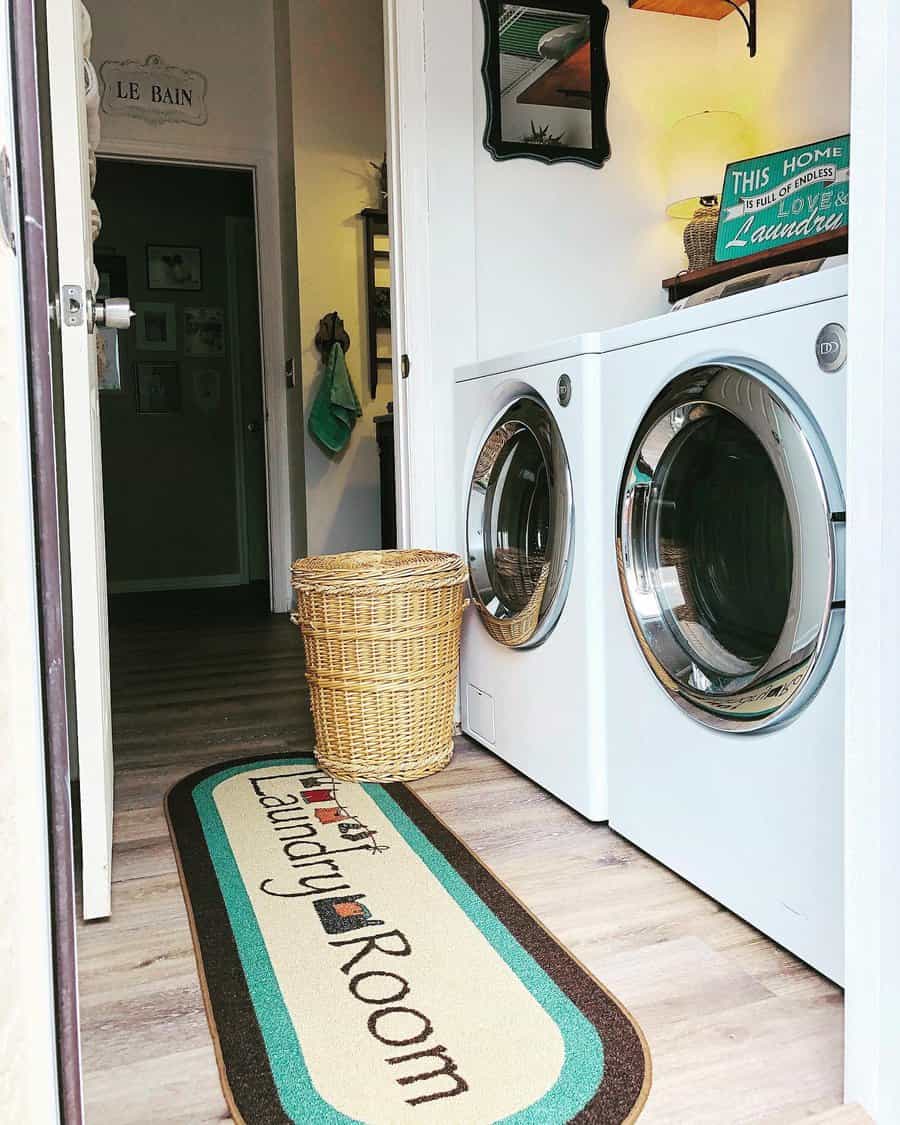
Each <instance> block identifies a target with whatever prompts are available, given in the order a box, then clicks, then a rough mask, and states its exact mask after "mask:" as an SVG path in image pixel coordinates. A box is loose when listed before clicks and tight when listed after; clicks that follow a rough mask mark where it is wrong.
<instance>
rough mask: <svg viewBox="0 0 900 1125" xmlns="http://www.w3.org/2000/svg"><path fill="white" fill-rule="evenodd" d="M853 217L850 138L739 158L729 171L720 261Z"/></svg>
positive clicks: (825, 231)
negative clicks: (851, 212)
mask: <svg viewBox="0 0 900 1125" xmlns="http://www.w3.org/2000/svg"><path fill="white" fill-rule="evenodd" d="M849 213H850V138H849V137H848V136H845V137H835V138H833V139H832V140H830V141H819V142H818V143H817V144H812V145H803V146H801V147H800V148H791V149H787V150H786V151H784V152H773V153H770V154H769V155H768V156H755V157H753V158H752V159H750V160H739V161H737V162H736V163H734V164H729V165H728V167H727V168H726V170H725V185H724V187H723V189H722V207H721V214H720V218H719V233H718V237H717V239H716V261H717V262H728V261H731V260H733V259H734V258H743V257H746V256H747V255H748V254H758V253H759V252H760V251H762V250H772V249H774V248H775V247H776V246H784V245H785V244H786V243H789V242H798V241H799V240H800V239H803V238H812V237H813V235H817V234H829V233H831V232H833V231H837V230H840V228H841V227H845V226H846V225H847V222H848V218H849Z"/></svg>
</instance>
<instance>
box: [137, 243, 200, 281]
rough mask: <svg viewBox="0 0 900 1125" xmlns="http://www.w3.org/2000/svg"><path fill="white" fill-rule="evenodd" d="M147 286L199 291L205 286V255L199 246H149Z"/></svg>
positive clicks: (152, 244)
mask: <svg viewBox="0 0 900 1125" xmlns="http://www.w3.org/2000/svg"><path fill="white" fill-rule="evenodd" d="M147 288H148V289H177V290H181V291H183V292H185V291H186V292H197V291H198V290H200V289H202V288H203V256H202V254H201V252H200V247H199V246H167V245H163V244H160V243H150V244H149V245H148V246H147Z"/></svg>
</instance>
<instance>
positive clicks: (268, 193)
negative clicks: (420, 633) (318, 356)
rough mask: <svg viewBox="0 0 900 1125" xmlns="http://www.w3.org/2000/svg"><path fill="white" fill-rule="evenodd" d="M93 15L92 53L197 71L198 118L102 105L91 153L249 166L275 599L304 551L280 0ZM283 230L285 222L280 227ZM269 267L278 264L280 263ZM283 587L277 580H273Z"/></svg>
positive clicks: (284, 598)
mask: <svg viewBox="0 0 900 1125" xmlns="http://www.w3.org/2000/svg"><path fill="white" fill-rule="evenodd" d="M87 2H88V7H89V8H90V11H91V14H92V17H93V24H94V40H93V51H92V56H93V60H94V62H95V65H96V66H97V68H98V70H99V69H100V67H101V66H102V64H103V62H104V61H105V60H107V59H114V60H123V59H133V60H138V61H144V60H146V58H147V57H148V56H149V55H151V54H153V55H158V56H159V57H160V58H161V59H162V61H163V62H164V63H167V64H169V65H172V66H179V67H184V68H186V69H189V70H197V71H200V73H202V74H203V75H204V76H205V77H206V79H207V95H206V102H207V107H208V120H207V122H206V124H205V125H203V126H193V125H186V124H177V123H172V122H165V123H161V124H154V123H151V122H146V121H141V120H138V119H136V118H132V117H126V116H122V115H117V114H107V113H104V114H103V115H102V122H101V124H102V137H101V146H100V150H101V152H104V151H113V152H118V153H124V154H127V155H130V154H141V155H144V154H146V155H149V156H151V157H160V156H162V157H171V158H177V159H182V160H191V159H196V160H201V161H202V160H207V161H214V162H219V163H234V164H243V165H255V166H256V167H257V175H258V182H257V194H258V199H257V205H258V237H259V240H260V244H261V253H262V255H263V260H262V271H261V276H260V285H261V299H262V302H263V307H262V314H263V337H264V339H263V344H264V348H263V351H264V360H265V364H266V370H267V375H266V379H267V395H268V397H267V410H268V423H269V428H270V434H269V441H270V446H272V442H273V436H272V435H273V434H274V435H275V438H274V440H275V441H279V442H280V441H282V440H283V439H286V447H285V445H282V446H281V447H280V449H279V451H278V453H277V456H274V457H272V458H271V459H270V463H269V466H268V468H269V500H270V505H271V506H273V507H274V508H276V510H278V511H279V512H281V511H287V513H288V517H289V519H288V522H289V524H290V526H289V527H286V528H284V529H279V531H281V530H283V534H282V535H281V537H280V539H279V540H277V541H274V542H273V543H272V555H273V560H275V565H276V566H279V567H281V571H282V573H281V574H279V573H278V572H277V571H276V572H275V574H274V578H275V581H276V589H275V590H274V591H273V598H274V600H275V604H276V606H277V607H278V608H282V609H286V608H287V605H288V599H289V583H288V580H287V571H286V568H287V566H288V563H289V558H288V556H296V555H298V554H302V553H304V552H305V543H306V526H305V497H304V487H303V477H304V457H303V445H304V439H303V403H302V391H301V389H300V388H299V386H298V388H297V389H296V390H287V391H286V392H285V391H284V382H283V378H282V371H283V365H284V359H285V356H287V355H290V354H291V349H292V348H296V346H297V337H298V333H297V329H296V316H294V317H293V319H292V317H291V312H292V311H293V305H294V303H295V301H294V299H293V297H291V309H289V310H288V311H287V315H285V314H284V309H283V302H282V298H283V296H284V295H285V293H289V292H290V290H291V288H293V292H294V293H295V292H296V264H295V263H294V262H292V260H291V259H292V253H293V250H292V247H293V243H294V232H293V214H292V210H293V207H292V201H293V184H292V179H291V160H292V157H291V152H290V147H291V146H290V115H289V111H290V104H289V98H290V94H289V85H290V75H289V66H288V60H287V58H286V31H285V27H284V25H285V22H286V20H285V14H284V3H283V0H278V3H277V4H276V3H275V0H272V2H269V3H263V4H256V5H254V4H245V3H243V2H241V0H192V2H191V3H190V4H188V3H183V2H180V0H153V2H151V0H132V2H130V3H127V4H121V3H117V2H115V0H87ZM285 228H286V229H285ZM279 267H280V268H279ZM282 587H283V588H282Z"/></svg>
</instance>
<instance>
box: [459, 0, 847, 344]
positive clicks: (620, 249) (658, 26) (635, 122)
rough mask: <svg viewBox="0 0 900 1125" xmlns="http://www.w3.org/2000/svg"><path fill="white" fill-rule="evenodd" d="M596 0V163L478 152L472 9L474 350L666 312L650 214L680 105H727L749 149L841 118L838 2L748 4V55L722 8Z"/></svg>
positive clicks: (672, 233) (827, 129) (667, 240)
mask: <svg viewBox="0 0 900 1125" xmlns="http://www.w3.org/2000/svg"><path fill="white" fill-rule="evenodd" d="M608 7H609V10H610V19H609V29H608V33H607V59H608V65H609V72H610V96H609V113H608V123H609V134H610V140H611V145H612V156H611V157H610V160H609V161H608V163H607V165H606V166H605V167H604V168H603V169H602V170H601V171H596V170H593V169H588V168H582V167H580V166H577V165H557V166H554V167H550V168H547V167H545V166H543V165H541V164H537V163H534V162H532V161H527V160H516V161H507V162H503V163H499V162H495V161H493V160H492V159H491V157H490V155H489V154H488V153H487V152H486V151H485V150H484V148H483V147H482V145H481V136H480V123H481V121H482V120H483V113H484V93H483V86H482V82H481V75H480V59H481V51H482V34H483V32H482V28H483V21H482V17H481V13H480V9H479V7H478V5H477V4H473V5H472V9H473V26H474V44H475V48H474V49H475V52H476V59H477V64H476V82H477V87H476V92H475V117H476V128H475V138H474V139H475V143H476V159H475V177H476V178H475V196H476V222H477V229H476V245H477V259H478V275H477V284H478V352H479V357H480V358H484V357H487V356H491V355H496V354H499V353H503V352H506V351H512V350H519V349H521V348H523V347H528V346H530V345H531V344H538V343H541V342H542V341H545V340H547V339H553V338H554V337H558V336H567V335H571V334H573V333H576V332H579V331H584V330H586V329H588V328H604V327H607V326H610V325H616V324H624V323H628V322H629V321H632V320H637V319H641V318H643V317H646V316H652V315H654V314H656V313H659V312H663V311H665V309H666V307H667V306H666V300H665V296H664V294H663V293H662V290H661V289H660V284H659V283H660V281H661V279H662V278H663V277H668V276H670V275H671V274H673V273H675V272H677V270H679V269H682V268H683V267H684V265H685V262H684V259H683V256H682V251H681V246H680V237H681V231H680V228H679V227H678V225H677V224H676V223H673V222H671V221H670V220H667V219H666V217H665V214H664V212H665V206H666V203H667V202H669V201H668V200H667V199H666V195H665V176H664V169H663V164H662V161H661V158H660V154H661V151H662V146H663V141H664V137H665V134H666V131H667V130H668V128H669V127H670V126H671V125H672V124H674V122H675V121H677V120H678V119H679V118H680V117H683V116H685V115H686V114H689V113H695V112H699V111H701V110H703V109H732V110H735V111H737V112H738V113H741V114H743V115H745V116H746V118H747V120H748V122H749V124H750V125H751V127H752V129H753V130H754V132H755V135H756V141H757V145H758V148H759V151H761V152H765V151H771V150H773V149H777V148H782V147H786V146H788V145H792V144H797V143H801V142H804V141H808V140H815V139H819V138H823V137H828V136H832V135H834V134H837V133H841V132H845V131H847V129H848V128H849V115H850V95H849V65H850V0H790V2H788V3H784V2H782V3H779V4H761V5H760V6H759V37H760V45H759V53H758V55H757V57H756V58H755V59H750V58H749V55H748V52H747V49H746V46H745V42H746V34H745V31H744V28H743V25H742V24H741V22H740V20H739V18H738V17H737V16H736V15H735V16H730V17H728V18H727V19H725V20H722V21H721V22H715V21H705V20H697V19H688V18H683V17H675V16H670V15H664V14H657V13H653V12H642V11H630V10H629V9H628V7H627V5H626V4H625V3H617V2H610V3H609V4H608Z"/></svg>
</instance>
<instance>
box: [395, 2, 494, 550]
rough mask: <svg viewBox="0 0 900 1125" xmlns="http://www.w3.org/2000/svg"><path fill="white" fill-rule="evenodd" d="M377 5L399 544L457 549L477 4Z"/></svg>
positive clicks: (472, 308) (473, 301)
mask: <svg viewBox="0 0 900 1125" xmlns="http://www.w3.org/2000/svg"><path fill="white" fill-rule="evenodd" d="M383 7H384V62H385V101H386V116H387V161H388V173H389V192H388V211H389V223H390V235H391V281H392V284H391V324H392V336H393V342H392V349H393V354H394V357H395V360H394V370H393V380H394V416H395V418H396V424H395V426H394V448H395V460H396V481H397V536H398V545H400V546H406V547H413V546H415V547H437V548H445V549H451V550H459V549H460V545H459V542H458V540H459V537H460V532H461V525H460V520H459V513H458V512H457V510H456V508H457V498H458V496H459V489H458V488H457V487H456V482H455V481H452V480H451V481H449V482H448V481H447V480H446V477H445V473H446V467H447V465H448V464H451V465H452V460H453V426H452V424H448V421H449V420H451V419H452V417H453V383H454V380H453V371H454V369H455V368H456V367H459V366H462V365H463V364H466V363H472V362H474V360H475V359H476V358H477V327H478V315H477V295H476V286H475V284H474V283H475V281H476V277H477V274H476V253H475V188H474V183H475V149H474V145H473V142H472V134H471V131H470V129H469V123H470V122H471V121H473V120H474V115H475V104H476V96H475V88H476V68H475V55H474V42H473V34H474V23H473V20H474V18H475V14H476V13H475V12H474V11H473V15H472V19H470V20H469V21H468V23H463V24H460V21H459V18H458V14H459V8H458V6H457V5H455V4H447V3H446V2H445V0H383ZM478 23H479V25H480V23H481V19H480V16H479V17H478ZM448 58H453V60H454V65H453V66H452V67H449V66H447V65H446V60H447V59H448ZM460 122H462V123H463V125H462V127H460ZM448 310H452V313H450V312H448ZM401 357H408V363H409V366H408V371H409V376H408V378H405V377H404V376H403V371H402V367H400V366H399V364H398V361H401V362H402V358H401ZM413 466H415V472H413V471H412V470H413Z"/></svg>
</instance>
